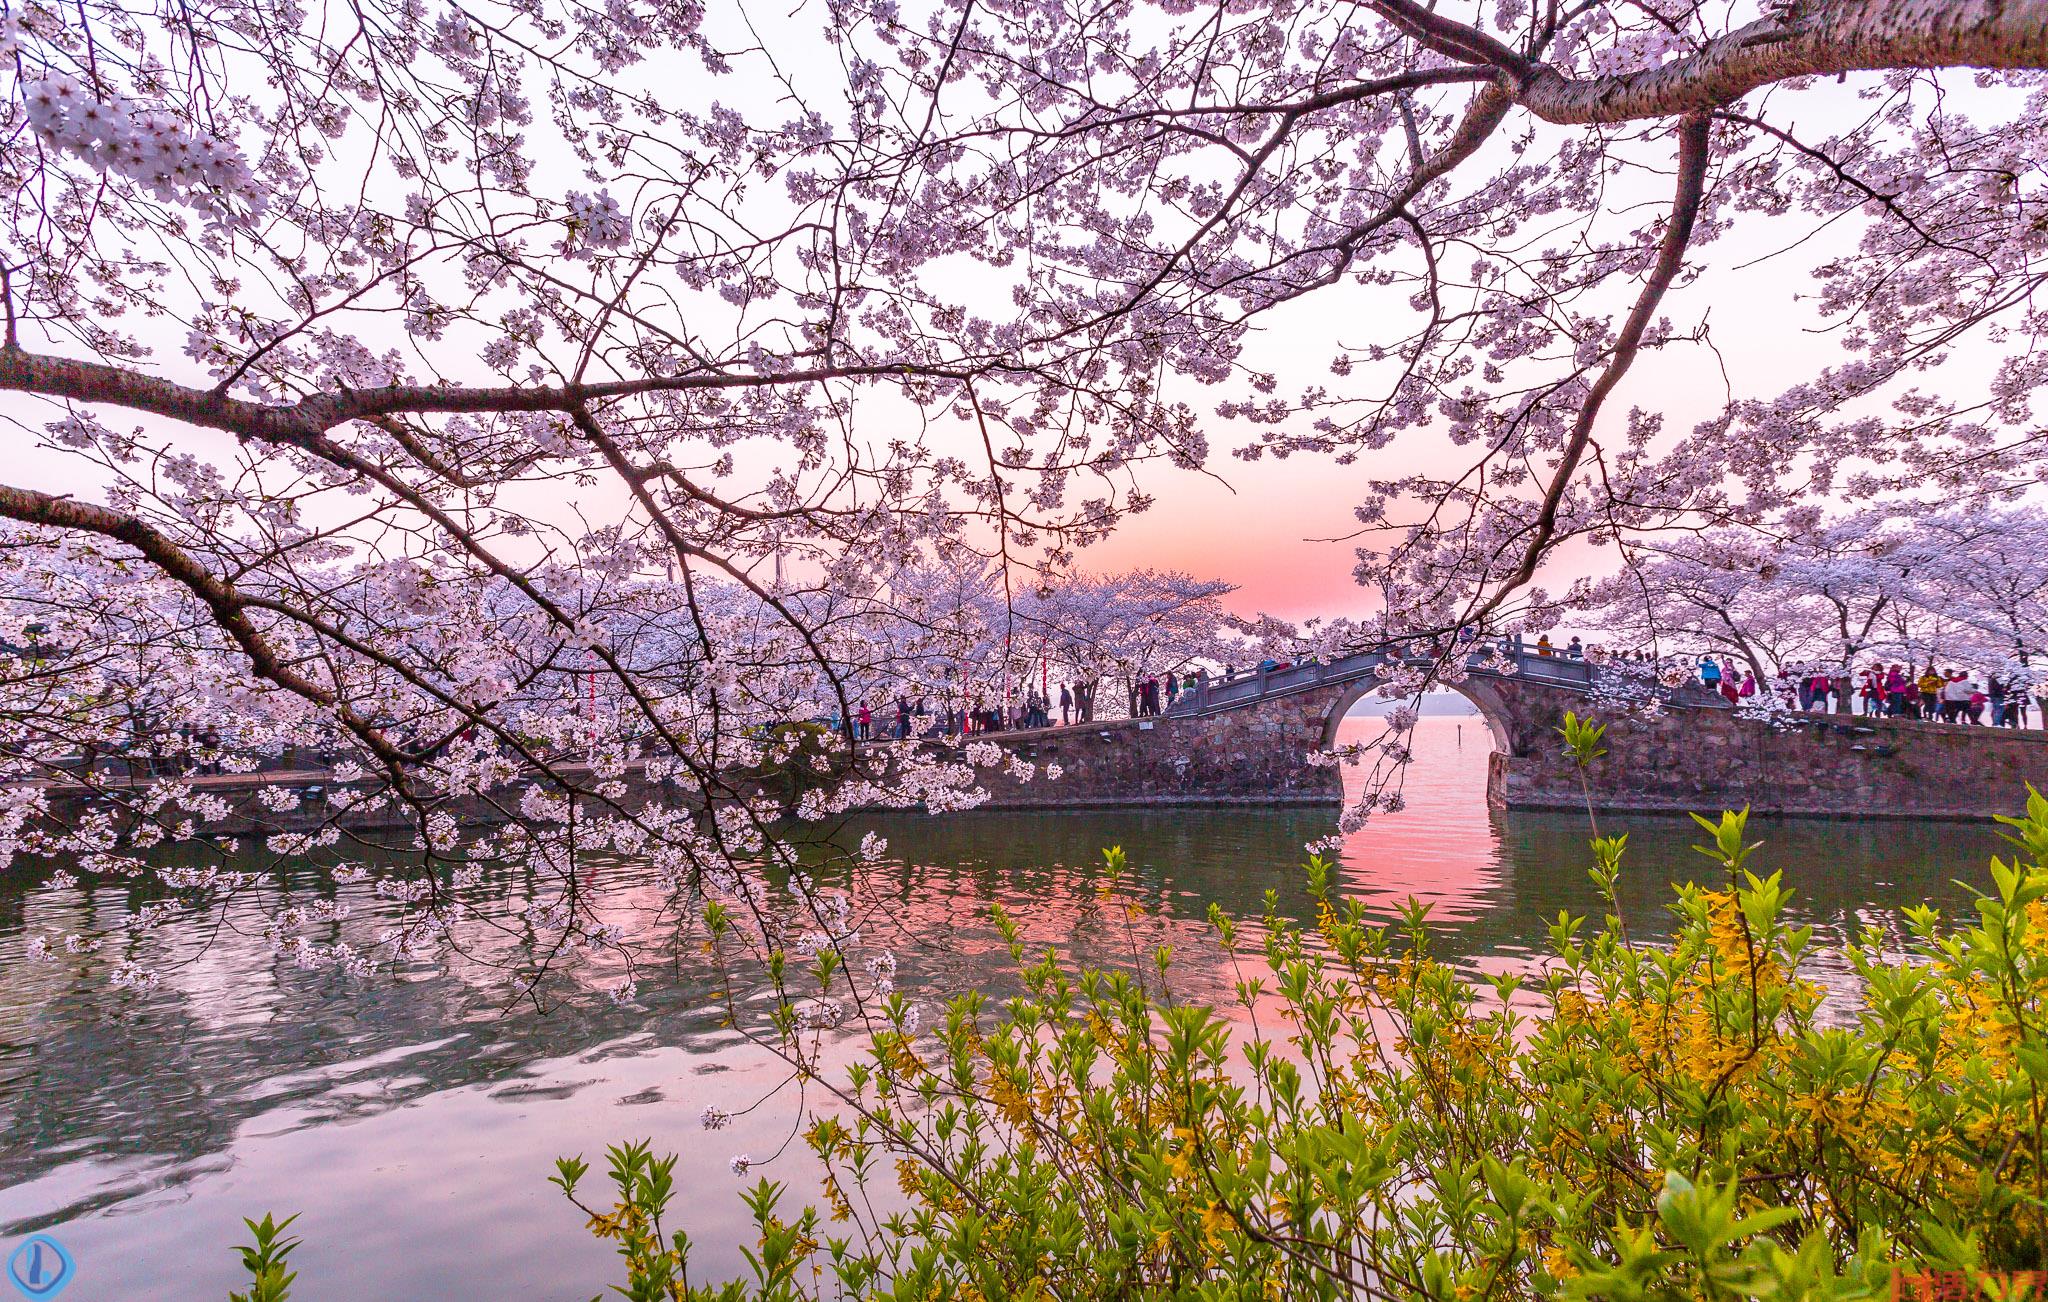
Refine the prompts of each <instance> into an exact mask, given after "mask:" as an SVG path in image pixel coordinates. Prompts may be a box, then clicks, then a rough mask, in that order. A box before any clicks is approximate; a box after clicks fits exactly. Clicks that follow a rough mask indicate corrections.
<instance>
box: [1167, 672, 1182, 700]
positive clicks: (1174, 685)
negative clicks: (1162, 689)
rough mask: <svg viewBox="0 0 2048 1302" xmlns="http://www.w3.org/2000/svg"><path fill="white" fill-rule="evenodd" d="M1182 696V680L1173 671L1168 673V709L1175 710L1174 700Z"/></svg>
mask: <svg viewBox="0 0 2048 1302" xmlns="http://www.w3.org/2000/svg"><path fill="white" fill-rule="evenodd" d="M1179 695H1180V678H1179V676H1178V675H1176V674H1175V673H1174V672H1173V671H1172V670H1171V669H1169V670H1167V671H1166V708H1167V709H1169V710H1171V709H1172V708H1173V701H1174V698H1175V697H1177V696H1179Z"/></svg>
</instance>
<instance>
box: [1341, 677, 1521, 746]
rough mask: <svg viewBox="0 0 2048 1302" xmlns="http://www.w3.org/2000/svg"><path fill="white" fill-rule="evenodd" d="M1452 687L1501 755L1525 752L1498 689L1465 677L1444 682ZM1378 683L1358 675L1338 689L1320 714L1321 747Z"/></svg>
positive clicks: (1489, 684)
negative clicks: (1473, 711) (1467, 703)
mask: <svg viewBox="0 0 2048 1302" xmlns="http://www.w3.org/2000/svg"><path fill="white" fill-rule="evenodd" d="M1444 685H1445V686H1446V687H1448V688H1449V689H1450V690H1451V691H1454V692H1456V693H1457V694H1458V695H1460V696H1462V697H1464V698H1465V699H1466V700H1467V701H1470V702H1471V703H1472V706H1473V708H1475V709H1477V710H1478V711H1479V717H1480V719H1481V720H1482V721H1483V722H1484V723H1485V724H1486V731H1487V732H1488V733H1490V734H1491V735H1492V737H1493V748H1494V750H1496V751H1498V752H1500V753H1501V754H1503V755H1518V754H1524V753H1526V751H1525V750H1523V749H1518V746H1520V747H1526V746H1527V745H1528V741H1527V739H1525V738H1522V737H1520V736H1519V735H1518V730H1517V728H1516V723H1515V716H1514V711H1512V710H1510V709H1509V708H1508V706H1507V703H1506V702H1505V701H1503V700H1502V699H1501V695H1500V693H1499V692H1498V691H1497V690H1495V688H1494V687H1493V685H1492V684H1491V683H1490V682H1487V681H1485V680H1483V679H1477V678H1467V679H1466V680H1465V681H1464V682H1461V683H1447V684H1444ZM1379 686H1380V683H1379V680H1378V679H1376V678H1371V677H1367V678H1361V679H1359V680H1358V681H1357V682H1355V683H1352V684H1350V685H1349V686H1346V687H1344V688H1341V689H1339V691H1338V692H1337V695H1336V698H1335V699H1334V700H1332V701H1331V702H1330V710H1329V713H1328V714H1327V715H1325V716H1324V718H1323V742H1322V745H1323V749H1324V750H1330V749H1332V748H1333V747H1335V746H1336V744H1337V729H1338V728H1339V727H1341V726H1342V725H1343V723H1344V719H1345V716H1347V715H1349V714H1350V713H1351V707H1352V706H1354V705H1356V704H1358V703H1359V702H1360V701H1362V700H1364V699H1365V698H1366V697H1368V696H1370V695H1371V694H1372V693H1373V692H1374V691H1376V690H1377V689H1378V688H1379Z"/></svg>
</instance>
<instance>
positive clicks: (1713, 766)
mask: <svg viewBox="0 0 2048 1302" xmlns="http://www.w3.org/2000/svg"><path fill="white" fill-rule="evenodd" d="M1561 713H1562V711H1561V710H1560V714H1561ZM1595 713H1596V716H1597V713H1598V712H1597V711H1596V712H1595ZM1606 722H1607V724H1608V729H1607V737H1606V745H1607V750H1608V753H1607V755H1606V757H1605V758H1603V759H1602V760H1600V761H1599V762H1598V763H1596V764H1595V765H1594V766H1593V769H1592V773H1591V775H1590V778H1591V785H1592V789H1593V802H1594V804H1595V805H1596V806H1597V807H1598V808H1601V809H1610V810H1639V811H1653V810H1661V811H1670V812H1684V811H1688V810H1690V811H1697V812H1699V813H1703V814H1707V815H1710V816H1711V815H1712V814H1714V813H1716V812H1718V811H1720V810H1723V809H1740V808H1742V807H1743V806H1744V805H1748V806H1749V807H1750V808H1751V809H1752V810H1753V811H1755V812H1757V813H1760V814H1794V815H1818V816H1832V817H1843V818H1852V817H1853V818H1956V819H1982V818H1989V817H1991V816H1992V815H1994V814H2016V813H2018V812H2020V810H2021V808H2022V807H2024V806H2025V804H2026V798H2027V790H2026V788H2027V784H2028V783H2030V782H2031V783H2033V784H2034V785H2035V786H2036V787H2039V788H2042V789H2044V790H2048V734H2044V733H2041V732H2037V731H2031V730H2029V731H2015V730H2011V729H2005V728H1985V727H1958V726H1956V725H1953V724H1941V723H1926V722H1921V721H1918V720H1911V719H1862V718H1858V717H1854V716H1850V715H1834V714H1830V715H1810V716H1801V717H1800V718H1799V722H1798V723H1797V724H1796V725H1795V726H1792V727H1789V728H1774V727H1772V726H1770V725H1768V724H1763V723H1758V722H1752V721H1749V720H1743V719H1737V718H1736V717H1735V715H1734V712H1733V711H1730V710H1721V709H1713V708H1701V709H1674V710H1671V711H1668V712H1667V713H1666V714H1664V715H1663V716H1662V717H1660V718H1657V719H1653V720H1649V721H1644V720H1639V719H1631V718H1627V717H1618V718H1614V719H1611V720H1606ZM1487 799H1488V802H1489V803H1491V804H1493V805H1494V806H1496V807H1498V808H1505V809H1581V808H1584V806H1585V797H1584V795H1583V794H1582V792H1581V790H1580V787H1579V778H1578V773H1577V770H1576V769H1575V768H1574V767H1573V766H1572V765H1571V764H1570V763H1569V762H1567V761H1566V760H1565V758H1564V756H1563V754H1562V753H1561V752H1560V750H1559V749H1558V748H1557V747H1556V746H1554V745H1553V746H1548V747H1543V748H1538V749H1535V750H1532V751H1531V752H1530V753H1528V754H1521V755H1504V754H1500V753H1499V752H1496V753H1495V754H1494V756H1493V758H1492V760H1491V763H1490V768H1489V771H1488V775H1487Z"/></svg>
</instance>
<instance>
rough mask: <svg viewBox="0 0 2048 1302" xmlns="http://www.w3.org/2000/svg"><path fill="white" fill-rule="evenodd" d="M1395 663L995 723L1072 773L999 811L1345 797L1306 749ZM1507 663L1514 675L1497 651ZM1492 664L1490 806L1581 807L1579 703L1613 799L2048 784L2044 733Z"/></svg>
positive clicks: (1026, 751)
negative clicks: (1152, 714)
mask: <svg viewBox="0 0 2048 1302" xmlns="http://www.w3.org/2000/svg"><path fill="white" fill-rule="evenodd" d="M1388 658H1389V657H1388V654H1387V653H1385V652H1382V651H1367V652H1362V653H1359V654H1357V655H1352V656H1348V657H1345V658H1343V659H1340V660H1336V661H1332V662H1329V663H1324V664H1305V665H1295V666H1290V667H1288V668H1284V669H1274V670H1258V671H1248V672H1243V673H1239V674H1236V675H1233V676H1232V677H1230V678H1227V679H1221V680H1212V681H1211V682H1209V683H1208V684H1206V685H1200V686H1197V687H1196V688H1194V689H1193V690H1191V691H1188V692H1184V693H1182V694H1181V697H1180V699H1179V700H1178V701H1176V702H1175V704H1174V707H1173V709H1172V710H1171V711H1169V712H1168V713H1167V714H1166V715H1164V716H1161V717H1158V718H1151V719H1119V720H1115V721H1113V722H1106V723H1092V724H1086V725H1076V726H1073V727H1067V728H1045V729H1038V730H1035V731H1030V732H1020V733H1006V734H996V735H994V736H991V737H989V738H988V740H991V741H995V742H998V743H1000V744H1001V745H1003V746H1004V747H1005V748H1007V749H1010V750H1013V751H1015V752H1016V753H1018V754H1019V755H1021V756H1023V757H1024V758H1026V759H1029V760H1032V761H1034V762H1035V763H1037V764H1039V765H1041V766H1043V765H1045V764H1057V765H1059V766H1060V768H1061V770H1062V776H1061V778H1060V779H1059V781H1058V782H1054V783H1048V782H1046V781H1044V780H1043V779H1042V778H1040V779H1038V780H1035V781H1033V782H1028V783H1021V782H1017V781H1015V780H1014V779H1012V778H1010V777H1007V776H1005V775H1000V774H994V773H991V774H989V775H988V776H987V779H986V781H985V782H984V785H985V786H986V787H987V788H988V790H989V792H990V797H991V799H990V804H989V807H992V808H1000V809H1051V808H1060V809H1085V808H1109V807H1118V806H1162V805H1332V806H1334V805H1336V804H1338V803H1340V802H1341V801H1342V800H1343V798H1344V789H1343V776H1342V774H1341V773H1340V771H1339V770H1338V769H1336V768H1334V767H1331V766H1329V765H1327V764H1316V763H1314V762H1312V761H1311V759H1310V756H1311V755H1313V754H1316V753H1318V752H1322V751H1326V750H1327V749H1328V748H1329V747H1330V746H1331V745H1332V744H1333V742H1334V740H1335V737H1336V733H1337V727H1338V725H1339V724H1340V723H1341V722H1342V720H1343V719H1344V716H1345V714H1346V713H1347V712H1348V711H1349V710H1350V709H1351V707H1352V706H1353V705H1354V704H1356V703H1357V702H1358V701H1359V700H1360V699H1361V698H1362V697H1364V696H1365V695H1366V694H1368V693H1369V692H1371V691H1372V690H1373V689H1374V688H1376V687H1377V686H1379V684H1380V683H1381V682H1382V681H1383V680H1382V679H1381V678H1380V676H1379V671H1380V667H1381V666H1382V665H1385V664H1386V663H1387V661H1388ZM1503 659H1504V660H1505V661H1506V662H1508V664H1509V665H1510V666H1511V668H1508V669H1507V670H1506V671H1505V672H1504V671H1503V670H1502V669H1498V668H1492V667H1489V665H1488V664H1487V663H1486V660H1492V661H1494V662H1496V663H1498V662H1499V661H1500V660H1503ZM1486 660H1482V658H1481V657H1476V656H1475V657H1474V659H1473V661H1472V662H1471V664H1470V666H1469V670H1468V673H1467V676H1466V678H1465V679H1464V681H1462V682H1460V683H1458V684H1456V685H1455V687H1454V689H1453V690H1456V691H1457V692H1459V693H1460V694H1461V695H1463V696H1464V697H1465V698H1466V699H1468V700H1470V701H1471V702H1472V703H1473V705H1474V706H1475V707H1477V709H1478V711H1479V715H1480V718H1481V719H1483V720H1484V721H1485V724H1486V728H1487V730H1488V732H1489V733H1490V734H1491V735H1492V739H1493V746H1494V752H1493V755H1492V757H1491V758H1490V760H1489V762H1488V771H1487V783H1486V794H1487V802H1488V803H1489V804H1491V805H1492V806H1494V807H1495V808H1500V809H1583V808H1584V807H1585V800H1586V796H1585V792H1584V791H1583V790H1582V788H1581V786H1580V780H1579V774H1578V771H1577V769H1576V768H1575V767H1574V766H1572V765H1571V764H1570V763H1569V762H1567V761H1566V759H1565V758H1564V755H1563V751H1562V740H1561V738H1560V737H1559V735H1558V732H1557V728H1558V725H1559V724H1560V723H1562V722H1563V719H1564V715H1565V712H1566V711H1567V710H1573V711H1577V712H1578V713H1579V714H1581V715H1591V716H1592V717H1594V718H1597V719H1599V720H1600V721H1601V722H1603V723H1606V724H1607V725H1608V731H1607V736H1606V739H1605V744H1606V746H1607V750H1608V753H1607V755H1606V757H1605V758H1603V759H1602V760H1601V761H1599V762H1598V763H1597V764H1595V765H1594V767H1593V769H1592V772H1591V774H1590V785H1591V788H1592V798H1593V802H1594V804H1595V805H1596V806H1597V807H1598V808H1601V809H1604V810H1615V811H1638V812H1663V813H1681V812H1684V811H1687V810H1697V811H1700V812H1705V813H1711V812H1713V811H1716V810H1720V809H1739V808H1741V807H1743V806H1744V805H1747V806H1749V807H1750V808H1751V809H1753V810H1754V811H1756V812H1757V813H1760V814H1784V815H1816V816H1840V817H1858V818H1871V817H1876V818H1957V819H1979V818H1988V817H1990V816H1992V815H1994V814H2011V813H2016V812H2018V811H2019V809H2020V808H2021V807H2022V806H2023V805H2024V804H2025V800H2026V785H2027V784H2028V783H2030V782H2031V783H2033V784H2034V785H2035V786H2037V787H2040V788H2042V789H2044V790H2048V733H2042V732H2038V731H2031V730H2010V729H2003V728H1989V727H1967V726H1957V725H1953V724H1940V723H1931V722H1923V721H1919V720H1909V719H1864V718H1861V717H1857V716H1851V715H1841V714H1826V715H1823V714H1810V715H1809V714H1800V715H1792V716H1789V721H1778V722H1771V721H1765V720H1761V719H1753V718H1748V717H1744V716H1742V715H1740V714H1738V713H1737V712H1736V711H1735V710H1733V709H1731V708H1730V707H1729V706H1728V703H1727V702H1726V701H1724V700H1723V699H1722V698H1721V697H1719V696H1718V695H1715V694H1713V693H1710V692H1708V691H1707V690H1706V689H1704V688H1702V687H1699V686H1697V685H1687V686H1684V687H1681V688H1679V689H1677V690H1676V691H1673V692H1668V693H1665V695H1666V696H1667V697H1668V699H1667V700H1666V701H1665V703H1664V704H1663V706H1662V708H1661V710H1659V711H1657V712H1656V713H1655V714H1654V715H1651V716H1650V717H1644V716H1643V715H1642V713H1641V712H1637V711H1631V710H1628V709H1626V708H1624V707H1623V706H1621V705H1620V704H1619V703H1618V695H1617V694H1613V693H1607V692H1603V690H1602V688H1603V687H1605V686H1606V685H1607V684H1606V679H1605V674H1607V673H1611V672H1613V671H1611V670H1610V671H1603V670H1602V669H1600V668H1599V667H1597V666H1595V665H1592V664H1590V663H1588V662H1586V661H1582V660H1571V659H1567V658H1565V657H1562V656H1541V655H1535V654H1531V653H1528V652H1526V651H1523V650H1519V649H1517V650H1514V651H1511V652H1509V653H1508V654H1507V655H1505V656H1504V657H1487V658H1486Z"/></svg>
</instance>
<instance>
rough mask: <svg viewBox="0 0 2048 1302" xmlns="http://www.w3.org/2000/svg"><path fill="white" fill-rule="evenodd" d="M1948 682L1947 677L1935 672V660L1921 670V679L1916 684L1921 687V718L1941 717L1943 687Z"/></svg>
mask: <svg viewBox="0 0 2048 1302" xmlns="http://www.w3.org/2000/svg"><path fill="white" fill-rule="evenodd" d="M1946 683H1947V680H1946V679H1944V678H1943V677H1942V676H1941V675H1940V674H1938V673H1936V672H1934V662H1933V661H1931V660H1930V661H1928V662H1927V668H1926V669H1924V670H1922V671H1921V673H1920V678H1919V681H1918V682H1917V683H1916V684H1915V686H1917V687H1918V688H1919V689H1920V717H1921V718H1923V719H1934V718H1939V717H1940V715H1941V689H1942V687H1943V686H1945V685H1946Z"/></svg>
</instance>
